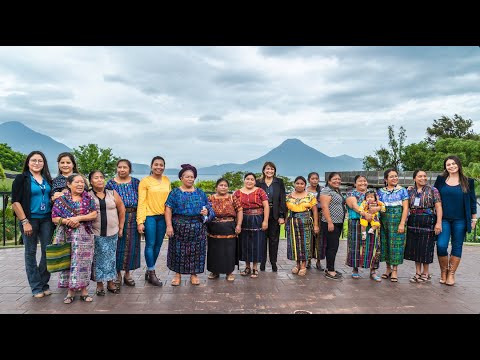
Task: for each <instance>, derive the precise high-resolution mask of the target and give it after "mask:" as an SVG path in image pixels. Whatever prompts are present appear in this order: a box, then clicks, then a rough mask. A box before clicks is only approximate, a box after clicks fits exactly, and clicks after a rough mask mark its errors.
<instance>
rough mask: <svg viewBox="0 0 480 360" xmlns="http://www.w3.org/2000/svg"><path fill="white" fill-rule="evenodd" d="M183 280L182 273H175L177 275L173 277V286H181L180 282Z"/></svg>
mask: <svg viewBox="0 0 480 360" xmlns="http://www.w3.org/2000/svg"><path fill="white" fill-rule="evenodd" d="M181 281H182V275H175V277H174V278H173V279H172V282H171V284H172V286H179V285H180V282H181Z"/></svg>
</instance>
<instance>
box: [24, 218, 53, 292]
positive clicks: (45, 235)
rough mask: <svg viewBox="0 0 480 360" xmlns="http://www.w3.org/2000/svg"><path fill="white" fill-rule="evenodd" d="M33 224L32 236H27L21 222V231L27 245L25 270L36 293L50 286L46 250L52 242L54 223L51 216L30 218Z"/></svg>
mask: <svg viewBox="0 0 480 360" xmlns="http://www.w3.org/2000/svg"><path fill="white" fill-rule="evenodd" d="M30 224H31V225H32V236H26V235H25V234H24V233H23V225H21V224H20V231H21V233H22V237H23V244H24V245H25V270H26V272H27V278H28V283H29V284H30V288H31V289H32V294H33V295H36V294H39V293H41V292H43V291H45V290H48V289H49V288H50V286H49V285H48V281H49V280H50V273H49V272H48V271H47V257H46V254H45V250H46V248H47V245H48V244H50V243H51V242H52V235H53V223H52V219H51V218H50V217H47V218H43V219H30ZM37 240H40V251H41V256H40V263H39V264H38V266H37Z"/></svg>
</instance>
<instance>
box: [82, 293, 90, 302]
mask: <svg viewBox="0 0 480 360" xmlns="http://www.w3.org/2000/svg"><path fill="white" fill-rule="evenodd" d="M80 300H82V301H85V302H92V301H93V298H92V297H91V296H90V295H88V294H87V295H80Z"/></svg>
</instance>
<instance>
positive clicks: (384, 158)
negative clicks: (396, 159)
mask: <svg viewBox="0 0 480 360" xmlns="http://www.w3.org/2000/svg"><path fill="white" fill-rule="evenodd" d="M389 167H390V152H389V151H388V150H387V149H385V148H384V147H383V146H380V149H379V150H376V151H375V155H374V156H371V155H367V156H365V157H364V158H363V168H364V169H365V170H367V171H368V170H383V169H386V168H389Z"/></svg>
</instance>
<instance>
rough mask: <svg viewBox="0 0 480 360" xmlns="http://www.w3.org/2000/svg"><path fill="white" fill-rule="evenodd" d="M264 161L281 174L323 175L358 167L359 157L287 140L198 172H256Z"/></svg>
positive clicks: (360, 164)
mask: <svg viewBox="0 0 480 360" xmlns="http://www.w3.org/2000/svg"><path fill="white" fill-rule="evenodd" d="M265 161H272V162H273V163H275V165H276V166H277V172H278V173H279V174H281V175H289V176H294V175H303V176H306V175H307V174H308V173H309V172H311V171H316V172H318V173H320V175H321V176H323V173H324V172H326V171H348V170H359V169H362V166H363V164H362V159H358V158H354V157H351V156H348V155H341V156H336V157H330V156H327V155H325V154H323V153H321V152H320V151H318V150H316V149H314V148H312V147H310V146H308V145H306V144H304V143H303V142H302V141H300V140H298V139H287V140H285V141H284V142H283V143H281V144H280V145H279V146H277V147H276V148H274V149H273V150H271V151H269V152H268V153H266V154H265V155H263V156H261V157H259V158H258V159H254V160H250V161H248V162H246V163H244V164H231V163H228V164H223V165H215V166H209V167H205V168H200V169H199V170H198V172H199V174H223V173H225V172H227V171H252V172H260V171H261V170H262V166H263V164H264V163H265Z"/></svg>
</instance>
